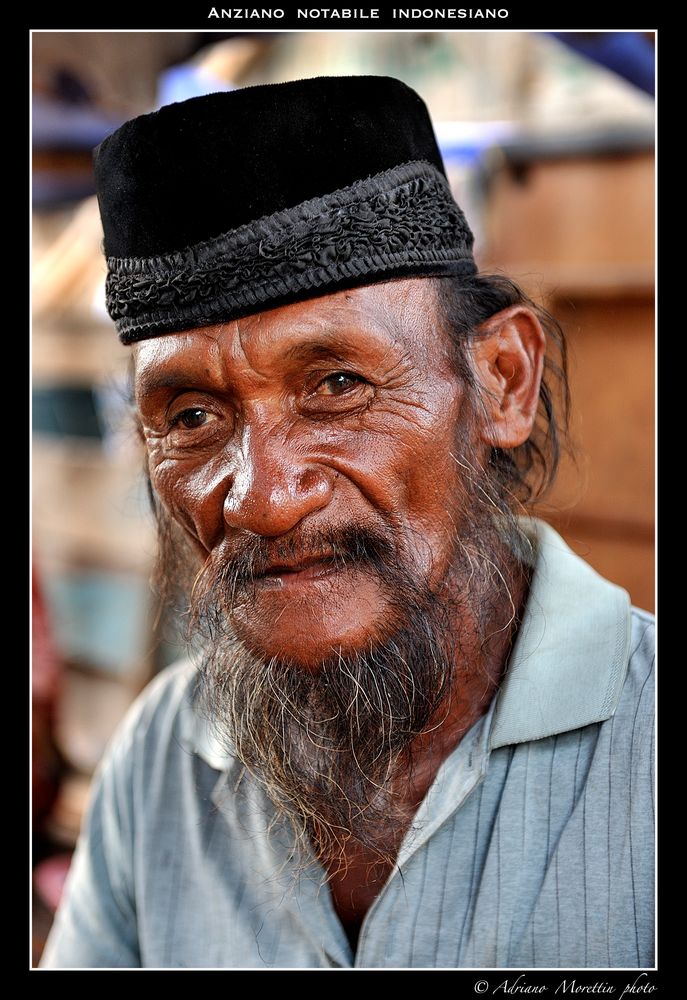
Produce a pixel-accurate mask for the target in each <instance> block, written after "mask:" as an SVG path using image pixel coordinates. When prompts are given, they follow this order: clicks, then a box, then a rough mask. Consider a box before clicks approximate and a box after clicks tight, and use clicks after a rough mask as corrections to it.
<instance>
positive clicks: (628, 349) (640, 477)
mask: <svg viewBox="0 0 687 1000" xmlns="http://www.w3.org/2000/svg"><path fill="white" fill-rule="evenodd" d="M488 191H489V193H488V200H487V211H486V246H485V248H484V251H483V253H482V259H481V261H480V263H481V266H482V267H483V268H485V267H486V268H488V267H492V266H494V267H495V266H498V268H499V270H504V271H505V272H506V273H507V274H510V275H511V276H512V277H514V278H516V280H519V281H520V283H521V284H522V285H523V286H524V287H525V288H526V290H527V291H528V292H530V294H532V295H533V296H534V297H535V298H537V299H539V301H543V303H544V304H545V305H546V306H547V308H548V309H549V310H550V311H551V312H553V313H554V314H555V315H556V316H557V318H558V319H559V320H561V321H562V322H563V325H564V328H565V330H566V334H567V337H568V343H569V348H570V354H571V358H570V383H571V392H572V404H573V420H572V430H573V436H574V439H575V441H576V444H577V448H578V463H577V466H576V465H574V464H573V463H572V462H571V461H570V460H569V459H566V460H565V461H564V462H563V467H562V469H561V474H560V477H559V481H558V483H557V485H556V487H555V488H554V490H553V491H552V493H551V494H550V496H549V497H548V498H547V502H546V504H545V505H544V506H543V507H542V509H541V514H542V516H544V517H545V518H546V519H547V520H548V521H550V522H551V523H552V524H553V525H554V526H555V527H556V528H557V529H558V530H560V531H561V532H562V534H563V536H564V537H565V539H566V541H567V542H568V544H570V545H571V546H572V548H574V549H575V551H576V552H578V553H579V554H580V555H582V556H584V558H585V559H587V561H588V562H590V563H591V564H592V566H594V567H595V568H596V569H597V570H598V571H599V572H601V573H602V574H603V575H604V576H606V577H608V578H609V579H611V580H614V581H616V582H617V583H619V584H621V585H622V586H623V587H625V588H626V589H627V590H628V591H629V593H630V596H631V597H632V600H633V602H634V603H635V604H638V605H640V606H641V607H644V608H647V609H649V610H654V158H653V154H652V153H651V152H649V151H638V152H632V153H627V154H618V153H615V154H613V155H586V156H567V157H561V158H558V159H540V160H536V159H533V160H532V161H531V162H530V163H526V164H524V165H523V164H522V163H520V164H519V165H518V166H517V169H514V168H513V166H512V165H509V164H508V162H507V160H505V159H504V160H503V161H502V162H501V164H500V166H498V167H497V168H496V169H495V170H494V171H493V173H492V175H491V178H490V184H489V188H488Z"/></svg>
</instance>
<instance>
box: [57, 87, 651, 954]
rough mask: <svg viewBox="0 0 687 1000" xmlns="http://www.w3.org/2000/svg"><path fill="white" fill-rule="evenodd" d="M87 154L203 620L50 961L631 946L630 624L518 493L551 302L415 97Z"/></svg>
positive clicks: (538, 433)
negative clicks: (497, 263) (461, 176)
mask: <svg viewBox="0 0 687 1000" xmlns="http://www.w3.org/2000/svg"><path fill="white" fill-rule="evenodd" d="M96 172H97V178H98V185H99V199H100V207H101V214H102V218H103V225H104V232H105V252H106V254H107V257H108V267H109V276H108V289H107V294H108V307H109V310H110V314H111V315H112V317H113V319H115V321H116V323H117V327H118V330H119V333H120V336H121V338H122V340H123V341H124V342H126V343H131V344H132V345H133V364H134V372H135V374H134V378H135V400H136V408H137V413H138V417H139V421H140V428H141V434H142V436H143V438H144V440H145V443H146V447H147V454H148V470H149V477H150V485H151V496H152V498H153V503H154V507H155V511H156V515H157V518H158V521H159V525H160V542H161V571H160V580H161V581H162V582H163V585H164V586H165V587H166V589H167V590H168V591H169V592H175V593H178V592H179V590H180V589H182V590H184V589H185V592H186V594H187V604H186V608H187V610H188V632H189V636H190V638H191V641H192V645H193V648H192V655H191V657H190V659H189V660H188V661H187V662H184V663H181V664H177V665H175V666H173V667H171V668H169V669H168V670H166V671H164V672H163V673H162V674H161V675H160V676H159V677H158V678H156V679H155V681H154V682H153V683H152V684H151V685H150V686H149V687H148V688H147V690H146V691H145V692H144V693H143V694H142V695H141V697H140V698H139V700H138V702H137V704H136V705H135V706H134V708H133V709H132V711H131V712H130V713H129V716H128V717H127V719H126V720H125V722H124V724H123V726H122V727H121V729H120V731H119V733H118V735H117V736H116V737H115V739H114V741H113V743H112V744H111V746H110V749H109V751H108V753H107V755H106V758H105V760H104V761H103V763H102V765H101V767H100V769H99V772H98V776H97V779H96V781H95V785H94V791H93V797H92V802H91V807H90V810H89V815H88V819H87V823H86V826H85V830H84V832H83V835H82V839H81V841H80V844H79V847H78V850H77V852H76V855H75V859H74V863H73V866H72V871H71V874H70V879H69V882H68V886H67V890H66V896H65V900H64V902H63V905H62V907H61V910H60V913H59V914H58V917H57V920H56V924H55V927H54V929H53V932H52V934H51V937H50V940H49V942H48V945H47V948H46V951H45V954H44V958H43V963H42V964H43V965H44V966H47V967H73V966H85V967H141V966H142V967H161V968H182V967H190V968H210V967H218V968H237V967H247V968H284V967H305V968H311V967H368V968H369V967H396V968H398V967H402V968H403V967H460V966H472V967H523V968H524V967H532V966H534V967H537V966H548V967H552V966H553V967H559V968H561V967H579V966H595V967H611V966H635V967H636V966H642V965H651V964H652V962H653V944H652V915H653V861H652V846H653V833H652V828H651V816H652V762H653V761H652V724H651V723H652V707H651V696H652V688H653V681H652V662H653V660H652V655H651V648H650V636H651V631H652V624H651V618H650V616H648V615H647V614H646V613H644V612H641V611H637V610H636V609H631V608H630V605H629V600H628V597H627V595H626V594H625V593H624V591H621V590H620V589H619V588H617V587H615V586H614V585H613V584H610V583H608V582H607V581H605V580H603V579H601V578H600V577H599V576H597V575H596V574H595V573H594V572H593V571H592V570H591V569H590V568H589V567H588V566H587V565H586V564H585V563H583V562H582V561H581V560H580V559H578V558H577V557H576V556H575V555H574V554H573V553H572V552H571V551H570V550H569V549H568V548H567V547H566V546H565V544H564V543H563V542H562V540H561V539H560V538H559V537H558V536H557V535H556V534H555V533H554V532H553V531H552V529H550V528H548V527H547V526H546V525H544V524H543V523H542V522H539V521H536V520H534V519H531V518H528V517H527V516H526V508H525V507H524V506H523V504H524V503H525V502H526V501H527V500H529V499H531V498H532V497H534V496H535V495H536V493H537V491H538V490H540V489H541V488H542V487H543V486H545V485H546V484H547V483H548V482H549V481H550V479H551V478H552V476H553V473H554V470H555V463H556V458H557V451H558V445H557V434H556V423H555V418H554V413H553V408H552V386H551V380H552V378H553V377H554V376H555V374H556V371H558V374H559V375H563V379H564V373H565V367H564V365H563V366H562V369H561V368H560V367H559V368H558V369H555V366H553V365H552V364H551V362H550V361H546V363H545V353H546V346H547V345H546V341H547V334H548V339H549V340H550V341H552V342H553V346H554V347H555V346H556V345H557V346H558V347H559V348H560V347H561V346H562V342H561V340H560V331H559V330H558V328H557V326H556V324H555V323H554V322H553V321H552V320H551V318H550V317H547V316H546V314H545V313H543V311H542V310H540V309H538V308H537V307H536V306H534V305H533V303H532V302H530V301H529V299H527V298H526V297H525V296H524V295H523V294H522V293H521V292H520V291H519V290H518V289H517V288H516V287H515V286H514V285H513V284H512V283H511V282H509V281H507V280H506V279H504V278H497V277H494V276H486V275H480V274H478V273H477V268H476V266H475V263H474V260H473V257H472V235H471V233H470V230H469V228H468V225H467V223H466V221H465V218H464V216H463V213H462V212H461V210H460V209H459V207H458V206H457V205H456V204H455V202H454V200H453V198H452V196H451V193H450V190H449V187H448V184H447V182H446V178H445V175H444V169H443V165H442V162H441V157H440V155H439V152H438V149H437V146H436V142H435V139H434V135H433V132H432V127H431V124H430V120H429V116H428V114H427V111H426V108H425V106H424V104H423V103H422V101H421V100H420V98H419V97H418V96H417V95H416V94H415V93H413V91H411V90H409V89H408V88H407V87H406V86H404V85H403V84H401V83H400V82H398V81H395V80H391V79H387V78H382V77H380V78H374V77H366V78H365V77H360V78H322V79H315V80H301V81H298V82H295V83H288V84H280V85H276V86H265V87H254V88H247V89H245V90H242V91H236V92H233V93H229V94H214V95H210V96H208V97H201V98H195V99H193V100H190V101H186V102H183V103H181V104H176V105H171V106H168V107H164V108H162V109H161V110H160V111H159V112H157V113H155V114H152V115H146V116H143V117H141V118H137V119H134V120H133V121H131V122H129V123H127V124H126V125H124V126H123V127H122V128H121V129H119V131H117V132H116V133H115V134H114V135H113V136H111V137H110V138H109V139H107V140H106V141H105V142H104V143H103V144H102V145H101V146H100V147H99V150H98V154H97V158H96Z"/></svg>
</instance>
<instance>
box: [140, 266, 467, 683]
mask: <svg viewBox="0 0 687 1000" xmlns="http://www.w3.org/2000/svg"><path fill="white" fill-rule="evenodd" d="M437 315H438V314H437V311H436V307H435V302H434V292H433V288H432V283H431V282H428V281H426V280H424V279H421V278H418V279H409V280H404V281H394V282H389V283H386V284H375V285H370V286H367V287H362V288H357V289H354V290H350V291H342V292H338V293H336V294H332V295H328V296H326V297H322V298H318V299H311V300H309V301H306V302H299V303H294V304H291V305H287V306H283V307H280V308H277V309H272V310H270V311H268V312H263V313H260V314H257V315H255V316H251V317H248V318H246V319H241V320H238V321H233V322H229V323H225V324H220V325H217V326H213V327H205V328H202V329H196V330H191V331H188V332H182V333H173V334H169V335H164V336H160V337H156V338H154V339H151V340H147V341H143V342H141V343H139V344H138V345H136V348H135V372H136V376H135V389H136V399H137V403H138V406H139V409H140V414H141V418H142V423H143V428H144V432H145V438H146V442H147V447H148V452H149V465H150V475H151V481H152V485H153V488H154V490H155V492H156V493H157V495H158V496H159V498H160V500H161V501H162V503H163V504H164V506H165V507H166V509H167V510H168V512H169V513H170V515H171V516H172V518H173V519H174V520H175V521H176V522H178V524H179V525H181V526H182V527H183V529H184V530H185V532H186V533H187V535H188V536H189V538H190V539H191V541H192V544H193V546H194V547H195V549H196V551H197V553H198V557H199V559H198V568H200V567H201V566H202V565H203V564H204V563H205V562H206V561H207V560H208V559H209V560H210V561H211V562H212V563H213V564H214V565H216V566H217V565H224V564H227V565H229V564H232V563H235V562H236V561H237V559H238V560H241V559H242V560H243V563H244V564H245V565H247V564H250V567H251V574H250V585H248V581H247V580H246V579H245V578H244V577H240V578H239V579H238V580H237V579H235V580H234V591H235V592H234V593H233V595H232V597H231V601H228V604H227V607H228V611H229V614H230V617H231V621H232V626H233V627H234V629H235V630H236V634H237V636H238V637H239V638H240V639H241V641H242V642H244V643H245V644H246V645H247V646H248V647H249V648H251V649H252V650H253V651H255V652H257V653H259V654H260V655H262V656H267V657H271V656H276V657H281V658H284V659H289V660H291V661H292V662H296V663H299V664H301V665H303V666H305V667H311V668H312V667H314V666H315V665H316V664H317V663H318V662H320V661H321V660H322V659H323V658H325V657H326V656H329V655H331V654H332V652H334V651H337V650H342V651H344V652H351V651H353V652H355V651H357V650H360V649H365V648H367V647H369V646H370V644H371V643H373V642H374V641H377V640H379V639H384V638H386V637H388V635H389V634H391V633H392V632H393V631H394V629H395V628H397V627H398V625H399V624H400V623H399V622H398V620H397V619H398V611H395V612H394V611H393V610H392V602H391V601H390V600H389V594H388V593H387V591H386V588H385V586H384V581H383V579H382V577H381V575H380V574H379V573H370V572H369V567H368V564H367V563H366V562H365V560H364V559H362V560H359V561H357V560H351V559H346V560H340V559H338V558H336V554H337V539H338V538H339V537H343V536H348V537H352V536H353V534H355V533H357V534H360V533H363V534H364V533H365V532H368V533H370V534H371V536H373V537H377V538H379V539H380V540H382V541H383V542H384V543H385V544H386V545H387V546H388V549H387V551H389V552H393V553H394V558H396V559H398V560H399V562H400V563H401V564H403V565H404V567H405V568H406V569H407V571H408V573H409V575H410V576H412V577H414V578H415V579H419V580H422V581H423V582H424V583H425V584H426V585H427V587H428V589H430V590H432V591H433V592H434V593H440V592H441V591H442V588H445V587H447V585H450V578H451V572H450V570H451V566H452V563H453V560H454V555H455V551H456V537H457V536H459V534H460V529H461V524H460V520H461V513H460V512H461V502H462V501H464V499H465V491H464V490H463V488H462V486H461V478H460V475H459V472H460V469H459V466H458V465H457V464H456V462H455V461H454V460H453V458H452V454H455V453H456V448H457V447H459V449H460V451H461V452H462V454H463V455H469V456H471V459H472V460H473V461H475V460H476V461H477V462H478V461H479V459H478V458H477V459H476V457H475V450H476V449H477V447H478V445H477V442H476V441H470V440H468V439H467V437H468V431H467V428H468V427H469V426H470V422H469V421H466V420H465V419H464V417H465V412H466V411H467V405H466V403H467V400H466V396H465V393H464V390H463V389H462V388H461V385H460V384H459V380H458V378H457V376H456V374H455V369H454V367H453V366H452V363H451V357H450V340H449V336H448V334H447V332H446V331H445V330H443V329H442V328H441V326H440V324H439V322H438V319H437ZM459 427H464V428H466V429H465V431H464V433H463V437H464V438H465V440H462V441H460V440H458V438H457V432H458V428H459Z"/></svg>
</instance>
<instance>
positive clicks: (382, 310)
mask: <svg viewBox="0 0 687 1000" xmlns="http://www.w3.org/2000/svg"><path fill="white" fill-rule="evenodd" d="M446 346H447V340H446V337H445V336H444V334H443V330H442V329H441V328H440V322H439V314H438V309H437V297H436V291H435V287H434V283H433V282H432V281H431V280H430V279H427V278H408V279H397V280H394V281H389V282H385V283H380V284H374V285H367V286H362V287H359V288H353V289H350V290H346V291H339V292H336V293H333V294H329V295H323V296H320V297H317V298H313V299H308V300H305V301H303V302H294V303H292V304H290V305H286V306H281V307H279V308H275V309H270V310H266V311H264V312H258V313H254V314H252V315H249V316H246V317H244V318H242V319H237V320H231V321H228V322H225V323H218V324H214V325H209V326H202V327H196V328H194V329H191V330H181V331H177V332H174V333H168V334H163V335H160V336H157V337H153V338H150V339H148V340H143V341H140V342H139V343H136V344H134V345H132V352H133V362H134V372H135V377H136V381H137V384H140V383H145V380H146V378H147V377H148V375H149V374H150V373H151V372H152V371H154V370H157V369H159V368H160V367H165V366H170V365H173V363H174V362H175V361H181V360H182V359H185V360H187V361H191V360H196V361H197V362H198V363H200V364H202V363H203V362H204V361H206V362H208V363H211V362H212V359H217V358H219V357H220V356H221V357H222V359H223V360H224V361H225V362H229V363H231V362H236V363H240V362H241V361H242V360H243V361H247V362H248V363H249V364H251V365H253V366H255V367H257V368H259V367H260V365H261V364H264V363H265V362H266V361H267V360H273V359H281V360H293V359H298V358H299V357H300V358H303V359H306V358H307V357H308V356H309V354H310V353H312V352H313V351H320V352H326V351H327V350H329V351H330V352H331V353H332V355H336V354H337V353H341V352H354V353H358V354H361V353H362V354H366V353H367V354H369V356H370V357H379V356H380V355H383V354H395V355H397V356H398V357H399V359H400V358H401V357H404V358H405V359H406V360H411V361H413V362H414V364H416V365H418V366H420V367H426V366H428V365H432V364H435V363H437V362H438V361H440V359H443V357H444V356H445V355H446Z"/></svg>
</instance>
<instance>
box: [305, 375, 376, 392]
mask: <svg viewBox="0 0 687 1000" xmlns="http://www.w3.org/2000/svg"><path fill="white" fill-rule="evenodd" d="M364 381H365V380H364V379H363V378H361V377H360V375H354V374H352V373H351V372H334V374H333V375H328V376H327V377H326V378H324V379H322V381H321V382H320V384H319V385H318V386H317V389H316V390H315V391H316V392H317V393H318V395H320V396H342V395H343V394H344V393H345V392H349V391H350V390H351V389H353V388H355V386H358V385H361V384H362V383H363V382H364Z"/></svg>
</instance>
